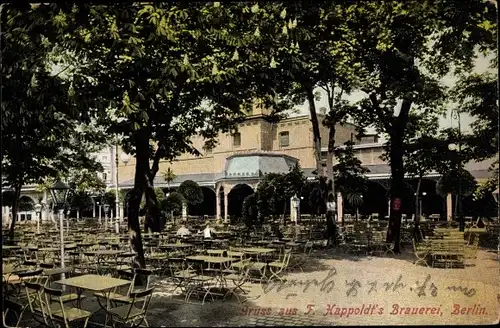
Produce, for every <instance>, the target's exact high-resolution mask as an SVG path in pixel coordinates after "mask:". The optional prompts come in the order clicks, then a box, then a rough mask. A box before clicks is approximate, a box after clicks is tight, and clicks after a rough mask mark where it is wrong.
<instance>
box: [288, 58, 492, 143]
mask: <svg viewBox="0 0 500 328" xmlns="http://www.w3.org/2000/svg"><path fill="white" fill-rule="evenodd" d="M490 60H491V57H484V56H480V57H479V58H478V59H477V60H476V64H475V68H474V73H483V72H486V71H490V72H492V73H495V70H494V69H491V68H489V66H490ZM456 80H457V79H456V77H455V76H453V75H451V74H449V75H447V76H445V77H444V78H443V79H442V80H441V81H442V83H443V84H444V85H446V86H447V87H452V86H453V85H454V84H455V81H456ZM317 90H318V91H320V92H322V97H321V100H320V101H317V102H316V108H318V109H319V108H321V107H325V108H328V104H327V97H326V94H325V93H324V91H323V90H322V89H320V88H318V89H317ZM365 96H366V94H365V93H363V92H356V93H353V94H351V95H350V96H349V97H346V99H348V100H350V101H351V102H353V103H354V102H356V101H358V100H361V99H362V98H364V97H365ZM450 107H451V106H450ZM296 108H297V109H298V110H299V114H298V115H305V114H309V108H308V103H307V101H306V102H304V104H302V105H300V106H296ZM471 122H473V118H472V117H471V116H469V115H467V114H461V115H460V123H461V130H462V131H463V132H470V126H469V124H470V123H471ZM439 124H440V127H441V128H448V127H451V126H452V127H457V126H458V119H452V117H451V108H449V109H448V111H447V113H446V116H444V117H441V118H440V120H439ZM366 132H368V133H375V132H376V131H375V129H371V128H370V129H367V131H366ZM381 141H382V142H383V141H385V138H384V137H383V136H381Z"/></svg>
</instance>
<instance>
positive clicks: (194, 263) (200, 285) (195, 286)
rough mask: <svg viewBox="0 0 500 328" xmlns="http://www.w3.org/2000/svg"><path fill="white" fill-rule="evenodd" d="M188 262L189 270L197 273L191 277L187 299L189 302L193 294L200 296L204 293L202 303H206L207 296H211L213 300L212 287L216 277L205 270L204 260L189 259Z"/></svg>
mask: <svg viewBox="0 0 500 328" xmlns="http://www.w3.org/2000/svg"><path fill="white" fill-rule="evenodd" d="M186 263H187V265H188V270H192V271H194V272H195V275H194V276H192V277H191V278H190V279H189V283H188V285H187V291H186V297H185V301H186V302H187V301H188V300H189V299H190V298H191V296H192V295H197V296H200V295H201V294H203V300H202V304H204V303H205V299H206V297H207V296H210V297H211V298H212V300H214V297H213V293H211V292H210V288H211V284H212V282H214V281H215V277H214V276H213V275H208V274H207V273H206V272H205V269H204V265H205V262H204V261H203V260H189V261H187V262H186Z"/></svg>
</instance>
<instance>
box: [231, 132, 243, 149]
mask: <svg viewBox="0 0 500 328" xmlns="http://www.w3.org/2000/svg"><path fill="white" fill-rule="evenodd" d="M233 146H234V147H239V146H241V133H239V132H236V133H235V134H233Z"/></svg>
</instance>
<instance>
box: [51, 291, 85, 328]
mask: <svg viewBox="0 0 500 328" xmlns="http://www.w3.org/2000/svg"><path fill="white" fill-rule="evenodd" d="M43 290H44V294H45V305H46V306H45V309H46V310H47V312H48V314H49V318H50V320H51V321H52V322H53V323H56V322H59V323H63V324H64V326H65V327H66V328H69V323H70V322H74V321H77V320H84V324H83V326H81V327H83V328H85V327H87V324H88V321H89V319H90V317H91V316H92V312H89V311H86V310H82V309H79V308H76V307H72V306H68V305H65V303H63V301H62V290H59V289H53V288H49V287H43ZM53 299H58V300H59V301H53Z"/></svg>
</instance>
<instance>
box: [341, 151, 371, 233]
mask: <svg viewBox="0 0 500 328" xmlns="http://www.w3.org/2000/svg"><path fill="white" fill-rule="evenodd" d="M344 145H345V146H344V147H342V148H340V147H339V148H337V149H335V157H336V158H337V159H338V163H337V164H336V165H334V166H333V170H332V171H333V172H334V173H335V180H336V181H337V184H336V185H337V188H338V190H339V191H340V193H341V194H342V196H343V197H344V198H345V199H351V200H352V202H350V201H348V202H349V204H351V205H352V206H355V207H359V206H360V205H359V204H358V203H359V202H358V198H360V197H359V196H362V195H363V193H364V192H365V191H366V190H367V188H368V179H367V178H366V177H365V175H364V174H366V173H368V172H370V170H369V169H367V168H365V167H363V166H361V161H360V160H359V159H358V158H357V157H356V156H355V155H354V147H353V146H354V143H353V142H352V141H347V142H345V143H344ZM356 216H357V213H356ZM342 225H344V217H342Z"/></svg>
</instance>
